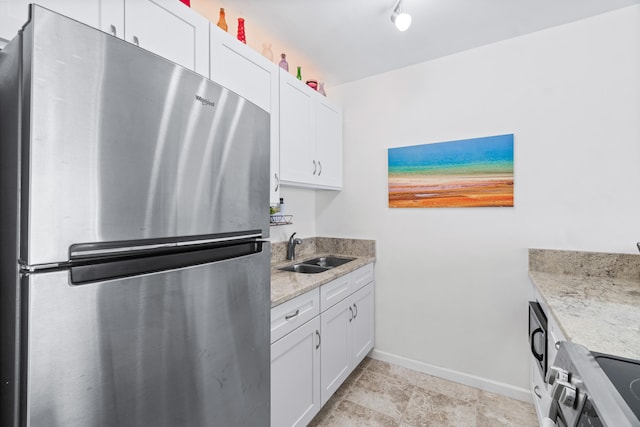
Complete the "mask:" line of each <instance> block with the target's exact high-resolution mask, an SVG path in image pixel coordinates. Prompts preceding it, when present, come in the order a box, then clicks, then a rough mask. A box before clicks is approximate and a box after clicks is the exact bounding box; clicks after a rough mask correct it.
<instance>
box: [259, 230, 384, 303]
mask: <svg viewBox="0 0 640 427" xmlns="http://www.w3.org/2000/svg"><path fill="white" fill-rule="evenodd" d="M286 244H287V242H277V243H273V244H272V259H271V307H272V308H273V307H275V306H277V305H280V304H282V303H284V302H286V301H289V300H290V299H293V298H295V297H297V296H298V295H302V294H304V293H305V292H309V291H311V290H313V289H316V288H318V287H319V286H322V285H324V284H325V283H329V282H330V281H332V280H334V279H337V278H338V277H341V276H344V275H345V274H349V273H351V272H352V271H355V270H357V269H358V268H360V267H364V266H365V265H367V264H371V263H373V262H375V260H376V258H375V242H374V241H373V240H356V239H337V238H325V237H312V238H303V244H302V245H300V246H299V248H297V256H296V259H295V260H294V261H287V260H286V259H285V256H284V255H285V253H286ZM328 255H331V256H338V257H343V258H354V260H353V261H350V262H348V263H346V264H343V265H341V266H339V267H335V268H332V269H330V270H327V271H325V272H322V273H317V274H304V273H294V272H291V271H282V270H280V268H282V267H286V266H288V265H292V264H297V263H300V262H304V261H306V260H309V259H312V258H316V257H321V256H328Z"/></svg>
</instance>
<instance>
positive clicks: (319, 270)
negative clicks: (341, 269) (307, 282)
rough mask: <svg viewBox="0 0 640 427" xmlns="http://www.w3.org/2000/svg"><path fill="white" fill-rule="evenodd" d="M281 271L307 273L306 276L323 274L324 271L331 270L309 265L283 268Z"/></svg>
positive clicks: (294, 265)
mask: <svg viewBox="0 0 640 427" xmlns="http://www.w3.org/2000/svg"><path fill="white" fill-rule="evenodd" d="M280 270H283V271H293V272H294V273H305V274H317V273H322V272H323V271H327V270H329V268H327V267H320V266H318V265H308V264H302V263H300V264H293V265H290V266H288V267H282V268H281V269H280Z"/></svg>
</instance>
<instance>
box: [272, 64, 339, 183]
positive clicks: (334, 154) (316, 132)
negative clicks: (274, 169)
mask: <svg viewBox="0 0 640 427" xmlns="http://www.w3.org/2000/svg"><path fill="white" fill-rule="evenodd" d="M280 173H281V177H282V181H283V183H284V184H288V185H294V186H302V187H310V188H327V189H340V188H341V187H342V110H341V109H340V108H339V107H337V106H335V105H333V104H331V103H330V102H329V101H328V100H327V98H325V97H323V96H322V95H320V94H319V93H317V92H316V91H314V90H313V89H311V88H310V87H309V86H307V85H306V84H304V83H302V82H301V81H299V80H297V79H296V78H294V77H293V76H292V75H291V74H289V73H287V72H286V71H284V70H282V71H280Z"/></svg>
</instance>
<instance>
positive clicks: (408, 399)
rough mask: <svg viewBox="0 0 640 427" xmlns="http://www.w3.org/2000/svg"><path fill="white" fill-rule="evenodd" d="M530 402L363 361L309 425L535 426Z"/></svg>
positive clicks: (377, 361)
mask: <svg viewBox="0 0 640 427" xmlns="http://www.w3.org/2000/svg"><path fill="white" fill-rule="evenodd" d="M537 425H538V421H537V418H536V414H535V409H534V407H533V405H532V404H529V403H525V402H521V401H519V400H513V399H509V398H506V397H503V396H500V395H497V394H494V393H489V392H486V391H483V390H479V389H477V388H473V387H469V386H466V385H462V384H458V383H454V382H450V381H446V380H443V379H440V378H437V377H433V376H430V375H427V374H424V373H421V372H416V371H413V370H411V369H407V368H403V367H400V366H396V365H392V364H389V363H386V362H381V361H379V360H374V359H370V358H366V359H365V360H364V361H363V362H362V363H361V364H360V366H358V367H357V368H356V370H355V371H354V372H353V373H352V374H351V376H350V377H349V378H347V379H346V380H345V382H344V384H343V385H342V386H341V387H340V389H339V390H338V391H337V392H336V393H335V394H334V395H333V397H332V398H331V399H330V400H329V401H328V402H327V404H326V405H325V406H324V407H323V408H322V410H321V411H320V412H319V413H318V415H316V417H315V418H314V419H313V420H312V421H311V423H310V424H309V426H313V427H360V426H361V427H376V426H384V427H422V426H425V427H426V426H433V427H436V426H437V427H445V426H447V427H448V426H456V427H458V426H460V427H494V426H496V427H498V426H500V427H501V426H513V427H529V426H531V427H535V426H537Z"/></svg>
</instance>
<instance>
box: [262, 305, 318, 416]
mask: <svg viewBox="0 0 640 427" xmlns="http://www.w3.org/2000/svg"><path fill="white" fill-rule="evenodd" d="M319 334H320V318H319V317H317V316H316V317H315V318H313V319H312V320H310V321H309V322H307V323H305V324H304V325H302V326H300V327H299V328H298V329H295V330H294V331H293V332H291V333H289V334H288V335H285V336H284V337H283V338H281V339H280V340H278V341H276V342H274V343H273V344H271V425H272V426H273V427H289V426H306V425H307V424H308V423H309V421H311V419H312V418H313V417H314V416H315V415H316V414H317V413H318V411H319V410H320V406H321V405H320V351H319V345H320V341H319Z"/></svg>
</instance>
